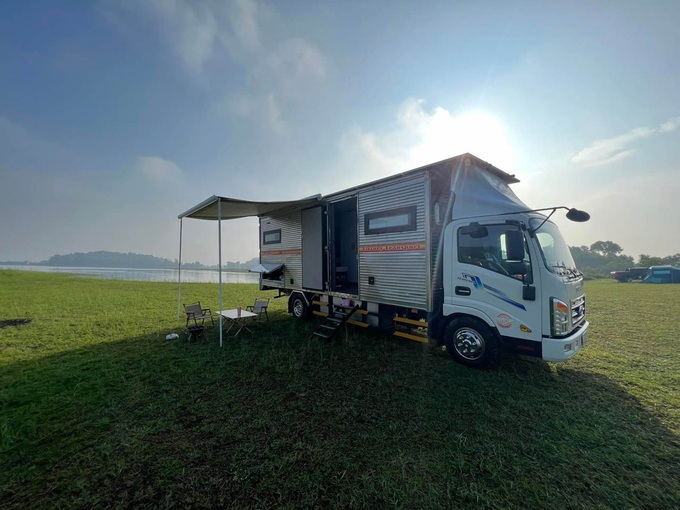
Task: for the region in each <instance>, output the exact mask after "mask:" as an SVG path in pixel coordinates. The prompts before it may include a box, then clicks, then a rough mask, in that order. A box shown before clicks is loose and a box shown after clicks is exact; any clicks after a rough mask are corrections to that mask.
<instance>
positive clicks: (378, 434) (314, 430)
mask: <svg viewBox="0 0 680 510" xmlns="http://www.w3.org/2000/svg"><path fill="white" fill-rule="evenodd" d="M182 288H183V296H184V299H183V301H185V302H191V301H196V300H200V301H201V302H202V303H203V304H204V305H206V306H210V307H211V308H213V310H215V309H216V308H217V286H216V285H210V284H184V285H183V286H182ZM586 291H587V293H588V303H589V320H590V321H591V323H592V333H591V335H590V344H589V345H588V346H587V348H586V349H584V350H583V351H582V352H581V353H579V355H578V356H577V357H576V358H574V359H573V360H571V361H569V362H567V363H564V364H546V363H543V362H540V361H538V360H533V359H526V358H518V357H512V356H506V357H505V358H504V360H503V362H502V363H501V367H500V369H498V370H496V371H476V370H471V369H467V368H464V367H462V366H460V365H457V364H455V363H454V362H452V361H451V360H450V359H449V357H448V355H447V354H446V353H444V352H442V351H441V350H439V349H437V348H435V347H434V346H429V345H422V344H416V343H411V342H408V341H402V340H399V339H395V338H392V337H387V336H382V335H378V334H372V333H368V332H363V331H362V332H357V333H354V332H352V331H350V334H349V335H348V336H346V337H344V338H340V339H338V340H334V341H332V342H322V341H316V340H309V338H308V337H309V333H310V332H311V331H312V328H313V323H312V324H311V325H310V324H301V323H298V322H295V321H294V320H293V319H292V318H290V317H289V316H288V314H287V313H286V303H285V299H280V300H273V301H272V307H271V309H270V311H271V313H270V315H271V321H270V322H269V323H260V324H257V325H256V326H254V327H253V330H254V334H253V335H243V336H239V337H238V338H237V339H233V338H228V339H227V341H226V343H225V346H224V348H222V349H220V348H219V346H218V341H217V337H216V330H211V331H210V332H209V334H208V335H207V338H206V339H204V340H200V341H199V342H195V343H187V342H186V340H185V339H184V338H182V340H179V341H177V340H176V341H166V340H165V336H166V335H167V334H168V333H171V332H180V331H181V329H182V323H181V322H178V321H177V317H176V313H177V309H176V306H177V301H176V286H175V285H172V284H163V283H158V284H156V283H138V282H125V281H110V280H97V279H88V278H78V277H73V276H69V275H54V274H41V273H28V272H18V271H0V310H2V312H0V320H2V319H13V318H24V317H29V318H32V319H33V322H32V323H31V324H28V325H23V326H18V327H8V328H4V329H0V502H1V504H0V506H2V507H3V508H73V507H87V508H93V507H95V508H113V507H116V508H119V507H134V508H138V507H163V508H165V507H169V508H186V507H193V508H201V507H234V508H249V507H252V508H281V507H289V508H292V507H297V508H300V507H303V508H304V507H321V506H330V507H356V508H375V507H383V508H384V507H396V508H677V507H678V506H679V504H680V391H679V389H680V352H679V347H680V285H643V284H617V283H616V282H613V281H592V282H588V283H587V286H586ZM261 294H262V293H260V292H259V291H258V289H257V287H256V286H251V285H227V286H225V298H224V302H225V308H226V307H234V306H236V305H238V304H240V305H245V304H248V303H251V302H252V301H253V300H254V298H255V297H256V296H258V295H261Z"/></svg>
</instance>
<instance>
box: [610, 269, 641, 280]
mask: <svg viewBox="0 0 680 510" xmlns="http://www.w3.org/2000/svg"><path fill="white" fill-rule="evenodd" d="M648 274H649V268H648V267H629V268H628V269H626V270H625V271H612V272H611V273H610V275H611V277H612V278H614V280H618V281H620V282H630V281H632V280H640V281H642V280H643V279H644V278H645V276H647V275H648Z"/></svg>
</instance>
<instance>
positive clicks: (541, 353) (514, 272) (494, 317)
mask: <svg viewBox="0 0 680 510" xmlns="http://www.w3.org/2000/svg"><path fill="white" fill-rule="evenodd" d="M443 257H444V264H443V266H444V274H443V287H444V300H443V301H444V302H443V305H442V316H443V326H442V327H441V340H442V341H443V343H445V344H446V346H447V350H448V351H449V353H450V354H451V355H452V356H453V357H454V358H455V359H456V360H457V361H459V362H461V363H463V364H465V365H468V366H475V367H484V366H491V365H494V364H496V363H497V361H498V353H499V350H500V348H504V349H506V350H511V351H516V352H518V353H522V354H527V355H531V356H536V357H539V358H542V359H543V360H545V361H565V360H567V359H569V358H571V357H572V356H574V355H575V354H576V353H577V352H578V351H579V349H580V348H581V347H582V346H583V345H584V343H585V342H586V339H587V333H588V327H589V324H588V322H587V321H586V320H585V294H584V291H583V276H582V274H581V273H580V272H579V271H578V270H577V269H576V265H575V264H574V260H573V258H572V256H571V253H570V251H569V247H568V246H567V244H566V242H565V241H564V239H563V237H562V235H561V233H560V231H559V229H558V228H557V226H556V225H555V224H554V223H552V222H551V221H549V220H548V219H547V218H546V217H545V216H543V215H540V214H535V213H533V214H532V213H525V214H510V215H507V214H506V215H499V216H497V217H493V216H491V217H482V218H466V219H460V220H454V221H452V222H451V223H449V224H448V225H447V227H446V230H445V233H444V253H443Z"/></svg>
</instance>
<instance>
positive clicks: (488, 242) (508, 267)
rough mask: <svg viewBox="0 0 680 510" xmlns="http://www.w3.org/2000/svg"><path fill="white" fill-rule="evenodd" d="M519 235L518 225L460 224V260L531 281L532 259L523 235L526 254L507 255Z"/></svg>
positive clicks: (526, 281)
mask: <svg viewBox="0 0 680 510" xmlns="http://www.w3.org/2000/svg"><path fill="white" fill-rule="evenodd" d="M519 235H521V230H520V229H519V227H518V226H516V225H507V224H500V225H479V224H471V225H468V226H465V227H461V228H459V229H458V262H461V263H463V264H470V265H472V266H477V267H482V268H484V269H488V270H489V271H493V272H494V273H498V274H502V275H504V276H507V277H509V278H514V279H516V280H520V281H524V282H525V283H532V276H531V259H530V258H529V250H528V246H527V244H526V240H525V239H524V238H523V237H522V240H521V243H523V245H524V254H523V258H522V259H521V260H510V259H509V258H508V254H509V253H510V252H511V251H512V250H511V244H510V242H511V238H513V239H514V240H516V239H517V238H518V237H519ZM520 249H521V248H520ZM515 250H516V247H515ZM515 256H516V255H515Z"/></svg>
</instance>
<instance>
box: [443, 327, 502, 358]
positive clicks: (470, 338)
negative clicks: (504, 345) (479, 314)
mask: <svg viewBox="0 0 680 510" xmlns="http://www.w3.org/2000/svg"><path fill="white" fill-rule="evenodd" d="M444 335H445V337H444V340H445V342H446V351H447V352H448V353H449V354H450V355H451V357H452V358H453V359H455V360H456V361H457V362H458V363H461V364H463V365H466V366H468V367H473V368H495V367H497V366H498V360H499V357H500V348H499V345H498V339H497V338H496V335H495V334H494V333H493V331H491V328H489V326H487V325H486V324H485V323H484V322H482V321H481V320H479V319H474V318H472V317H459V318H458V319H454V320H452V321H451V322H450V323H449V325H448V326H447V327H446V332H445V334H444Z"/></svg>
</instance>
